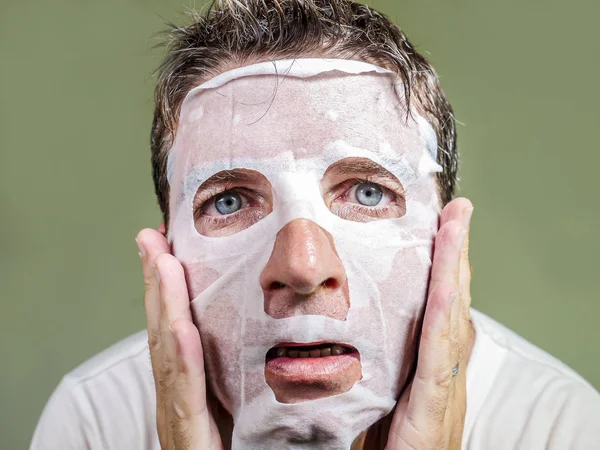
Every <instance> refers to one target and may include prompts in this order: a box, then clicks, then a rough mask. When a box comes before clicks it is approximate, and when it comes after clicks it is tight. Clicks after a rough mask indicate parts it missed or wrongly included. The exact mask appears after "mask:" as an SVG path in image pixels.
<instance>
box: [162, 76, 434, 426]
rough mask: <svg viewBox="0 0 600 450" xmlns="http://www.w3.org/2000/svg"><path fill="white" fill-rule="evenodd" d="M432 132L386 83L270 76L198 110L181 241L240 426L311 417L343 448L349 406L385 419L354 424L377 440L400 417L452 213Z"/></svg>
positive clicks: (202, 96) (187, 145)
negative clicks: (440, 239) (435, 244)
mask: <svg viewBox="0 0 600 450" xmlns="http://www.w3.org/2000/svg"><path fill="white" fill-rule="evenodd" d="M430 133H431V130H430V129H427V127H425V126H424V124H423V123H422V122H418V121H415V120H414V119H413V118H411V117H408V116H407V115H406V110H405V109H404V108H403V103H402V101H401V100H400V99H399V98H398V97H397V96H396V95H395V94H394V91H393V84H392V80H391V79H390V78H389V77H388V76H385V75H381V74H378V75H377V74H374V73H370V74H362V75H348V74H345V75H341V74H340V73H332V72H328V73H324V74H321V75H319V76H314V77H309V78H299V77H293V76H290V77H284V76H279V77H276V76H273V75H255V76H249V77H246V78H238V79H234V80H232V81H229V82H228V83H226V84H225V85H223V86H221V87H219V88H216V89H204V90H199V91H197V92H195V93H194V92H193V93H192V94H190V95H189V96H188V97H187V98H186V101H185V102H184V104H183V107H182V111H181V116H180V123H179V128H178V131H177V135H176V140H175V143H174V146H173V148H172V150H171V155H170V161H169V167H170V168H169V177H170V184H171V203H170V208H171V217H172V218H173V220H172V223H171V226H170V230H171V231H170V235H169V237H170V239H171V241H172V243H173V249H174V252H175V255H176V256H177V257H178V258H179V259H180V260H181V262H182V264H183V265H184V267H185V269H186V273H187V279H188V284H189V290H190V294H191V298H192V299H193V301H192V309H193V311H194V313H195V316H196V317H195V319H196V323H197V324H198V327H199V329H200V332H201V337H202V341H203V347H204V352H205V362H206V366H207V371H208V375H209V380H210V381H209V382H210V384H211V388H212V390H213V391H214V392H215V393H216V395H217V397H218V398H219V399H220V400H221V402H222V403H223V404H224V405H225V407H226V408H227V409H228V410H229V411H230V412H232V414H233V416H234V420H235V421H236V427H238V426H240V427H241V428H242V429H243V430H244V429H245V428H244V426H245V424H246V422H247V420H250V419H249V418H250V417H252V420H253V421H254V422H253V423H254V424H256V419H257V415H258V416H259V417H258V418H260V416H263V417H264V419H265V423H264V424H262V425H261V426H262V428H261V426H259V427H258V432H259V433H260V432H264V433H271V434H272V433H273V429H274V428H273V427H274V426H275V429H277V430H288V432H292V431H290V430H294V431H293V432H294V433H299V432H300V431H299V430H297V428H301V427H297V423H295V422H294V420H299V421H300V422H299V423H305V422H303V421H304V420H305V418H306V414H310V417H312V418H313V419H316V420H318V421H319V423H320V424H319V425H318V426H317V428H318V427H322V428H323V430H324V431H323V432H324V433H325V434H327V430H329V429H330V428H331V429H339V426H340V424H339V420H338V419H339V418H338V415H337V414H336V410H337V409H339V408H344V409H345V410H347V411H348V412H350V411H356V412H359V413H360V412H362V410H361V408H364V409H365V410H368V411H371V413H370V414H366V415H365V414H363V415H362V416H363V417H362V418H353V419H351V421H354V422H356V421H359V422H361V421H362V422H365V423H364V424H363V423H362V422H361V423H360V424H358V425H356V424H354V423H353V424H352V425H351V428H352V427H353V428H359V427H362V429H364V428H366V427H367V426H368V425H369V423H366V422H368V421H371V423H372V422H374V420H373V419H374V418H375V416H374V414H373V412H372V411H373V410H375V411H376V415H379V416H381V415H383V413H384V411H386V410H387V412H389V409H391V407H393V402H394V399H395V398H396V397H397V395H398V394H399V392H400V389H401V387H402V386H403V385H404V383H405V382H406V379H407V377H408V373H409V371H410V368H411V367H410V366H411V363H412V361H413V360H414V356H415V355H414V352H415V345H416V342H415V337H416V334H417V329H418V327H417V322H418V320H419V318H420V316H421V312H422V308H423V305H424V301H425V292H426V288H427V276H428V270H429V266H430V263H431V261H430V251H431V243H432V238H433V235H434V233H435V230H436V226H437V217H438V212H439V203H438V196H437V190H436V184H435V179H434V176H433V173H434V172H435V171H437V170H439V166H437V164H436V163H435V159H434V157H433V156H432V154H431V153H430V151H431V149H430V148H428V145H429V146H433V148H435V142H433V143H432V142H431V140H429V141H428V139H430V138H431V135H430ZM310 400H315V401H318V402H320V403H318V406H319V409H320V413H315V411H314V409H313V408H308V409H307V408H305V407H304V406H302V405H303V404H304V405H306V404H310V403H311V402H309V401H310ZM282 405H288V407H287V408H284V407H283V406H282ZM291 405H298V406H297V407H295V408H291V409H290V406H291ZM281 408H283V409H281ZM281 413H283V416H286V415H287V416H288V417H289V420H288V421H286V419H285V418H284V419H281V417H282V414H281ZM267 417H269V419H268V420H267V419H266V418H267ZM274 418H277V419H276V420H277V421H281V420H283V423H279V424H278V425H277V424H274V423H273V421H274V420H275V419H274ZM375 420H376V419H375ZM332 421H336V423H335V424H334V423H333V422H332ZM259 423H260V420H259ZM240 424H241V425H240ZM329 425H331V427H330V426H329ZM248 426H249V425H248ZM254 428H255V429H256V426H255V427H254ZM240 433H242V434H243V433H244V431H242V432H240ZM245 433H246V434H249V433H250V434H252V433H254V434H256V430H254V431H252V432H250V431H247V430H246V431H245Z"/></svg>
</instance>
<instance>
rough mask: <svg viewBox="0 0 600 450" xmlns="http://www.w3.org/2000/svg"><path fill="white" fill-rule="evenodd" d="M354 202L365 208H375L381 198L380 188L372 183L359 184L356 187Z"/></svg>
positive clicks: (381, 191)
mask: <svg viewBox="0 0 600 450" xmlns="http://www.w3.org/2000/svg"><path fill="white" fill-rule="evenodd" d="M355 195H356V200H358V203H360V204H361V205H365V206H377V205H378V204H379V202H380V201H381V199H382V198H383V190H382V189H381V186H379V185H377V184H373V183H360V184H358V185H357V186H356V194H355Z"/></svg>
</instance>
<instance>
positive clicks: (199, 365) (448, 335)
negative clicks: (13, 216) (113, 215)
mask: <svg viewBox="0 0 600 450" xmlns="http://www.w3.org/2000/svg"><path fill="white" fill-rule="evenodd" d="M472 211H473V206H472V204H471V202H470V201H469V200H468V199H465V198H457V199H455V200H453V201H452V202H450V203H449V204H448V205H446V207H445V208H444V210H443V211H442V215H441V219H440V227H439V232H438V234H437V237H436V240H435V246H434V255H433V265H432V269H431V278H430V284H429V292H428V299H427V306H426V310H425V316H424V319H423V326H422V331H421V339H420V343H419V352H418V358H417V362H416V369H415V375H414V377H413V379H412V381H411V383H410V384H409V385H408V387H407V388H406V389H405V391H404V392H403V393H402V394H401V396H400V399H399V401H398V404H397V407H396V408H395V410H394V411H393V412H392V413H391V414H390V415H389V416H388V417H386V418H384V419H382V420H381V421H380V422H378V423H377V424H375V425H373V426H372V427H371V428H370V429H369V430H368V431H367V432H365V433H363V434H362V435H360V436H359V437H358V438H357V439H356V441H355V442H354V444H353V446H352V450H359V449H384V448H385V449H389V450H392V449H413V450H415V449H418V450H433V449H453V450H458V449H460V448H461V442H462V434H463V429H464V420H465V413H466V395H467V393H466V368H467V363H468V359H469V356H470V354H471V349H472V346H473V342H474V330H473V327H472V325H471V321H470V309H469V308H470V305H471V295H470V282H471V271H470V265H469V255H468V248H469V237H468V234H469V233H468V232H469V226H470V218H471V215H472ZM294 239H295V240H296V241H295V242H294V245H293V246H292V248H294V249H296V248H298V249H302V248H305V246H306V245H314V242H310V240H309V239H306V238H303V237H302V234H301V233H298V234H296V235H294ZM136 242H137V243H138V246H139V249H140V256H141V259H142V270H143V275H144V283H145V296H144V307H145V312H146V320H147V328H148V337H149V346H150V354H151V360H152V369H153V375H154V379H155V382H156V383H155V384H156V398H157V427H158V435H159V439H160V443H161V446H162V448H163V449H168V450H206V449H211V450H215V449H225V448H229V441H230V437H231V432H232V420H231V417H230V416H229V415H228V414H227V413H226V411H224V409H223V408H222V407H221V406H220V405H219V404H218V403H217V402H216V401H215V400H214V399H213V397H212V395H211V393H210V391H207V389H206V378H205V372H204V360H203V353H202V343H201V341H200V336H199V333H198V329H197V328H196V325H194V323H193V321H192V314H191V311H190V305H189V303H190V300H189V296H188V290H187V286H186V281H185V276H184V271H183V268H182V266H181V264H180V263H179V262H178V260H177V259H176V258H175V257H174V256H173V255H172V254H171V250H170V248H169V245H168V243H167V240H166V238H165V236H164V226H161V227H160V228H159V230H158V231H157V230H153V229H144V230H142V231H140V233H139V234H138V236H137V238H136ZM303 246H304V247H303ZM299 251H300V250H299ZM457 363H458V364H459V372H458V375H457V376H455V377H453V376H452V371H453V370H452V369H453V368H454V367H455V366H456V364H457Z"/></svg>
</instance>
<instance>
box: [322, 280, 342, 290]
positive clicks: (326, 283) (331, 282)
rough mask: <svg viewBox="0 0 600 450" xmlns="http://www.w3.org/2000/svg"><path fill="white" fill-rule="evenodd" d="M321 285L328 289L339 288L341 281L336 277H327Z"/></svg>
mask: <svg viewBox="0 0 600 450" xmlns="http://www.w3.org/2000/svg"><path fill="white" fill-rule="evenodd" d="M321 286H323V287H324V288H327V289H337V288H338V287H340V283H339V282H338V280H336V279H335V278H332V277H330V278H327V279H326V280H325V281H323V282H322V283H321Z"/></svg>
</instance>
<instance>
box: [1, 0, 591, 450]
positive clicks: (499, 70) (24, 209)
mask: <svg viewBox="0 0 600 450" xmlns="http://www.w3.org/2000/svg"><path fill="white" fill-rule="evenodd" d="M188 1H189V0H188ZM190 5H191V3H189V2H188V3H184V2H183V0H170V1H166V0H128V1H125V0H120V1H116V0H104V1H91V0H85V1H83V0H77V1H75V0H72V1H67V0H54V1H42V0H29V1H17V0H14V1H7V0H4V1H1V2H0V202H1V203H0V205H1V214H2V215H1V219H0V224H1V225H0V226H1V229H0V230H1V233H0V258H1V263H0V264H1V265H0V277H1V278H0V290H1V291H0V292H1V298H0V300H1V302H2V304H1V309H0V449H11V450H12V449H24V448H26V447H27V445H28V442H29V439H30V437H31V434H32V432H33V429H34V426H35V423H36V421H37V419H38V417H39V414H40V413H41V410H42V408H43V406H44V404H45V402H46V400H47V398H48V396H49V395H50V393H51V392H52V390H53V389H54V387H55V386H56V384H57V383H58V382H59V380H60V378H61V376H62V375H63V374H65V373H66V372H67V371H69V370H71V369H72V368H73V367H75V366H76V365H78V364H79V363H81V362H82V361H83V360H85V359H86V358H88V357H90V356H92V355H93V354H94V353H96V352H98V351H100V350H102V349H103V348H105V347H107V346H108V345H110V344H112V343H113V342H115V341H116V340H118V339H120V338H122V337H124V336H126V335H128V334H130V333H132V332H134V331H136V330H139V329H141V328H142V327H143V326H144V318H143V317H144V315H143V310H142V295H141V294H142V287H143V283H142V278H141V274H140V262H139V259H138V256H137V248H136V246H135V243H134V239H133V238H134V236H135V235H136V233H137V231H138V230H139V229H141V228H143V227H147V226H154V227H156V226H158V224H159V223H160V216H159V213H158V208H157V206H156V203H155V199H154V194H153V186H152V183H151V177H150V164H149V150H148V136H149V128H150V121H151V111H152V88H153V80H152V78H151V72H152V70H153V69H154V68H155V66H156V65H157V63H158V60H159V58H160V55H161V51H157V50H153V49H152V46H153V45H154V44H155V43H156V38H153V35H154V34H155V33H156V32H158V31H159V30H161V29H162V28H163V22H164V21H165V20H175V21H177V22H179V23H181V22H184V21H185V17H184V16H183V15H182V12H183V11H185V9H186V8H187V7H189V6H190ZM201 5H202V3H201V2H198V3H197V4H196V6H197V7H200V6H201ZM371 5H372V6H374V7H375V8H378V9H380V10H382V11H383V12H385V13H387V14H388V15H389V16H390V17H391V18H392V19H393V20H394V21H396V22H397V23H399V24H400V25H401V26H402V27H403V28H404V29H405V31H406V32H407V33H408V35H409V37H410V38H411V40H412V41H413V42H414V44H416V46H417V48H419V49H420V50H421V51H423V52H425V53H426V54H427V55H428V57H429V58H430V60H431V61H432V62H433V64H434V66H435V67H436V69H437V70H438V72H439V73H440V75H441V79H442V84H443V87H444V88H445V90H446V92H447V94H448V96H449V98H450V100H451V102H452V104H453V105H454V108H455V111H456V115H457V118H458V120H459V121H460V122H461V124H462V125H461V126H460V127H459V144H460V148H461V151H462V166H461V178H462V181H461V182H460V191H459V194H460V195H465V196H468V197H470V198H471V199H472V200H473V203H474V204H475V212H474V217H473V228H472V261H473V265H474V281H473V284H474V285H473V297H474V305H475V307H477V308H479V309H480V310H482V311H484V312H486V313H488V314H489V315H491V316H492V317H494V318H496V319H498V320H499V321H501V322H503V323H504V324H506V325H507V326H509V327H510V328H513V329H514V330H516V331H517V332H519V333H521V334H522V335H523V336H525V337H526V338H528V339H529V340H531V341H532V342H533V343H535V344H537V345H539V346H541V347H542V348H544V349H547V350H548V351H550V352H551V353H553V354H554V355H556V356H558V357H559V358H560V359H562V360H564V361H565V362H566V363H567V364H569V365H571V366H572V367H573V368H575V369H576V370H577V371H579V372H580V373H581V374H582V375H583V376H584V377H586V378H587V379H589V380H590V381H591V382H592V383H593V384H594V385H595V386H596V387H599V386H600V362H599V361H598V344H599V341H600V331H599V326H598V318H599V317H600V302H599V301H598V299H599V296H598V267H599V264H598V255H600V246H599V240H598V236H599V235H598V225H600V223H599V222H600V220H599V219H600V213H599V208H598V204H599V201H598V188H597V186H598V184H597V181H596V180H597V171H598V166H599V165H600V152H599V151H598V144H597V137H596V133H597V130H598V126H599V124H600V121H599V118H600V114H599V109H598V105H599V104H600V90H599V88H598V84H597V80H598V77H599V73H598V71H599V70H598V69H599V68H600V65H599V58H598V55H600V48H599V47H600V40H599V39H598V37H597V34H596V30H597V17H598V15H599V14H600V3H598V2H597V1H592V0H589V1H585V0H571V1H570V2H566V1H564V0H563V1H554V0H544V1H542V0H535V1H534V0H529V1H523V0H504V1H501V2H500V1H497V0H404V1H397V0H394V1H376V2H371Z"/></svg>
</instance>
